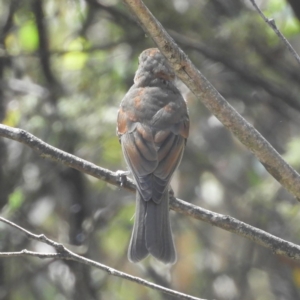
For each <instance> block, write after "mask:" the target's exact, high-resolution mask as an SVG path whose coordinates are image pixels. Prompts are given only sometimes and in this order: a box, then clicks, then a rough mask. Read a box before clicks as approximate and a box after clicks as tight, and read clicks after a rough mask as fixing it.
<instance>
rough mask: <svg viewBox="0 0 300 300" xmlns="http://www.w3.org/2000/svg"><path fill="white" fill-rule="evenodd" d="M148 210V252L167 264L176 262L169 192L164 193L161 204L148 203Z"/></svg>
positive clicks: (146, 222) (146, 230) (146, 236)
mask: <svg viewBox="0 0 300 300" xmlns="http://www.w3.org/2000/svg"><path fill="white" fill-rule="evenodd" d="M146 205H147V210H146V218H145V224H144V225H145V226H144V230H145V231H144V232H143V238H145V240H146V249H148V250H146V251H149V253H150V254H152V255H153V256H154V257H155V258H157V259H158V260H160V261H162V262H164V263H166V264H174V263H175V262H176V250H175V247H174V242H173V237H172V230H171V226H170V219H169V192H168V189H166V191H165V192H164V194H163V196H162V199H161V201H160V203H158V204H157V203H155V202H154V201H152V200H149V201H147V203H146Z"/></svg>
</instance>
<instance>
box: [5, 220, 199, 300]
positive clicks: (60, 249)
mask: <svg viewBox="0 0 300 300" xmlns="http://www.w3.org/2000/svg"><path fill="white" fill-rule="evenodd" d="M0 221H2V222H4V223H6V224H8V225H10V226H13V227H14V228H16V229H18V230H21V231H22V232H23V233H25V234H26V235H27V237H28V238H30V239H32V240H36V241H39V242H44V243H46V244H48V245H51V246H52V247H54V249H55V250H56V253H43V252H34V251H29V250H26V249H24V250H21V251H18V252H0V257H19V256H33V257H38V258H52V259H68V260H73V261H77V262H79V263H83V264H85V265H88V266H91V267H95V268H98V269H100V270H102V271H105V272H107V273H108V274H110V275H113V276H116V277H120V278H122V279H126V280H129V281H132V282H136V283H137V284H141V285H144V286H146V287H149V288H151V289H153V290H157V291H159V292H163V293H165V294H168V295H172V296H174V297H176V298H179V299H187V300H204V299H200V298H197V297H193V296H190V295H187V294H183V293H180V292H177V291H174V290H172V289H168V288H165V287H163V286H160V285H158V284H155V283H152V282H149V281H147V280H144V279H141V278H139V277H135V276H132V275H129V274H127V273H124V272H121V271H118V270H116V269H113V268H111V267H109V266H106V265H104V264H100V263H98V262H96V261H94V260H91V259H88V258H85V257H83V256H80V255H78V254H76V253H74V252H72V251H70V250H69V249H67V248H66V247H65V246H64V245H62V244H59V243H57V242H55V241H53V240H51V239H49V238H47V237H46V236H45V235H43V234H41V235H36V234H33V233H32V232H30V231H28V230H26V229H24V228H22V227H20V226H18V225H17V224H15V223H13V222H11V221H8V220H6V219H4V218H1V217H0Z"/></svg>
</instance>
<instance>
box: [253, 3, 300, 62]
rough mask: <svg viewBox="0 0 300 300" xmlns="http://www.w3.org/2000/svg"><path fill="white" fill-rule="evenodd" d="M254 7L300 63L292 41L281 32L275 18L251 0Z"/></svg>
mask: <svg viewBox="0 0 300 300" xmlns="http://www.w3.org/2000/svg"><path fill="white" fill-rule="evenodd" d="M249 1H250V2H251V3H252V5H253V6H254V8H255V9H256V10H257V12H258V13H259V14H260V16H261V17H262V18H263V20H264V21H265V22H266V23H267V24H268V25H269V26H270V27H271V28H272V29H273V31H274V32H275V33H276V34H277V36H278V37H279V38H280V39H281V40H282V41H283V43H284V44H285V46H286V47H287V49H288V50H289V51H290V52H291V54H292V55H293V56H294V58H295V59H296V60H297V62H298V64H300V57H299V55H298V53H297V52H296V50H295V49H294V48H293V46H292V45H291V44H290V42H289V41H288V40H287V39H286V37H285V36H284V35H283V34H282V33H281V31H280V30H279V29H278V27H277V26H276V23H275V20H274V19H269V18H267V17H266V16H265V15H264V13H263V12H262V11H261V9H260V8H259V7H258V5H257V4H256V2H255V0H249Z"/></svg>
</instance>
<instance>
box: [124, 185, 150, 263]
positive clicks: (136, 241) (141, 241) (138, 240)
mask: <svg viewBox="0 0 300 300" xmlns="http://www.w3.org/2000/svg"><path fill="white" fill-rule="evenodd" d="M146 209H147V202H146V201H144V200H143V198H142V196H141V194H140V193H139V192H138V191H137V192H136V208H135V218H134V226H133V230H132V235H131V240H130V243H129V248H128V259H129V260H130V261H131V262H134V263H136V262H139V261H140V260H142V259H144V258H145V257H146V256H147V255H148V254H149V251H148V249H147V248H146V242H145V241H146V239H145V225H146V224H145V215H146Z"/></svg>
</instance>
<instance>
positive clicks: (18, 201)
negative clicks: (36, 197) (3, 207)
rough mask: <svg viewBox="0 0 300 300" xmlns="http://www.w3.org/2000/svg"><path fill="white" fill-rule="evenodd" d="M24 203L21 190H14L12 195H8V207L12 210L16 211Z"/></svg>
mask: <svg viewBox="0 0 300 300" xmlns="http://www.w3.org/2000/svg"><path fill="white" fill-rule="evenodd" d="M23 202H24V196H23V194H22V191H21V189H16V190H15V191H14V192H13V193H12V194H10V195H9V199H8V205H9V208H10V209H12V210H16V209H18V208H19V207H20V206H21V205H22V203H23Z"/></svg>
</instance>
